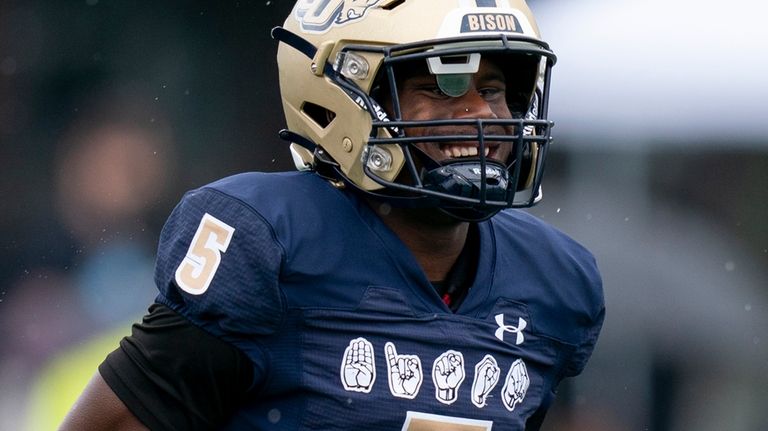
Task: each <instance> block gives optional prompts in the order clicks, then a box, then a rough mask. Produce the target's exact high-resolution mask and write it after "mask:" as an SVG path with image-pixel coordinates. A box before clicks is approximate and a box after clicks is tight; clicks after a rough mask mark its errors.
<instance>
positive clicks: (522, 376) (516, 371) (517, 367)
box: [501, 359, 531, 411]
mask: <svg viewBox="0 0 768 431" xmlns="http://www.w3.org/2000/svg"><path fill="white" fill-rule="evenodd" d="M530 383H531V380H530V378H529V377H528V369H527V368H526V367H525V362H523V360H522V359H518V360H516V361H515V362H513V363H512V366H511V367H510V368H509V372H508V373H507V380H506V382H505V383H504V389H502V391H501V398H502V401H503V402H504V406H505V407H506V408H507V410H509V411H512V410H514V409H515V406H516V405H518V404H520V403H521V402H523V399H524V398H525V393H526V392H527V391H528V385H530Z"/></svg>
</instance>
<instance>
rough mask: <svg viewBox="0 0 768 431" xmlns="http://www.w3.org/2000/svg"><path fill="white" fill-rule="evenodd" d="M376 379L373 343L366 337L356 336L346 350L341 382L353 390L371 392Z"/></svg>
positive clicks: (342, 362) (347, 388)
mask: <svg viewBox="0 0 768 431" xmlns="http://www.w3.org/2000/svg"><path fill="white" fill-rule="evenodd" d="M375 380H376V365H375V364H374V358H373V345H372V344H371V343H370V342H369V341H368V340H366V339H365V338H355V339H354V340H352V341H350V342H349V346H347V348H346V350H344V358H343V360H342V361H341V383H342V384H343V385H344V389H346V390H348V391H353V392H365V393H368V392H371V389H372V388H373V382H374V381H375Z"/></svg>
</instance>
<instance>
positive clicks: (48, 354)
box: [0, 94, 172, 430]
mask: <svg viewBox="0 0 768 431" xmlns="http://www.w3.org/2000/svg"><path fill="white" fill-rule="evenodd" d="M136 100H141V99H136V98H133V97H131V96H127V95H120V94H109V96H107V97H104V98H103V99H102V101H100V102H98V103H95V104H94V105H93V106H92V107H91V109H88V110H86V111H85V112H83V114H82V115H81V116H80V117H79V118H78V119H77V120H76V121H75V122H73V124H72V125H70V127H69V128H68V129H67V131H66V132H65V133H64V135H63V137H62V139H61V140H60V141H59V144H58V147H59V148H58V151H57V152H56V162H55V168H54V173H55V175H54V177H55V183H54V189H55V196H56V198H55V201H56V208H57V210H58V211H57V213H58V214H59V216H60V219H61V221H62V224H63V226H64V228H65V230H66V231H67V232H68V233H69V234H70V235H71V238H72V240H73V242H74V244H75V245H74V248H73V251H74V253H75V256H74V258H73V265H72V267H69V268H55V269H54V268H45V267H40V268H35V269H33V270H31V271H30V273H29V274H27V275H24V276H23V277H21V279H19V280H18V281H17V282H15V283H14V284H13V285H12V286H11V287H10V289H9V292H10V293H9V294H8V295H7V296H8V298H7V300H8V301H9V302H11V303H12V304H13V306H12V307H6V309H7V310H8V311H7V312H5V313H2V314H1V315H0V327H2V328H5V329H7V330H8V332H9V336H8V337H7V341H6V343H5V348H4V349H2V350H0V385H2V386H4V387H14V388H15V390H14V391H8V392H7V393H4V395H3V398H5V397H6V396H7V397H8V398H10V399H9V400H8V399H3V400H0V401H3V403H2V404H3V405H4V406H6V407H5V408H9V409H10V408H14V406H15V407H20V406H21V405H22V403H23V402H24V401H23V400H25V399H26V392H25V391H20V390H18V389H19V388H20V387H24V386H25V384H26V383H27V381H28V380H29V379H30V378H31V377H32V376H34V375H35V373H37V372H38V370H39V367H40V366H42V365H43V364H45V363H46V362H49V361H50V365H49V366H48V368H47V370H46V371H44V372H43V373H42V375H41V379H42V380H41V381H40V382H39V383H38V385H39V386H38V390H36V391H33V394H34V400H35V402H34V403H33V404H32V405H31V408H32V411H31V412H30V414H29V415H28V417H29V418H30V423H32V424H35V425H31V426H30V427H29V429H34V430H37V429H53V428H54V427H55V422H58V421H59V420H60V419H61V417H63V415H64V413H65V412H66V410H67V408H68V407H69V406H70V405H71V403H72V401H73V400H74V398H75V396H76V394H77V393H79V392H80V390H81V389H82V387H83V386H84V385H85V383H86V382H87V379H88V378H89V377H90V374H91V373H92V371H93V369H94V367H93V364H94V363H98V362H100V361H101V359H102V358H103V356H104V354H106V352H108V351H109V350H111V349H112V348H114V346H115V345H116V343H117V340H119V338H120V337H121V336H122V335H124V334H123V333H124V332H125V331H127V329H126V328H128V325H126V322H129V321H133V320H136V319H138V318H139V317H140V316H141V315H142V314H143V312H144V311H145V306H146V304H148V303H151V301H152V299H153V298H154V295H155V292H156V291H155V288H154V283H153V267H154V246H155V241H156V239H155V238H156V236H157V232H156V231H154V229H152V228H151V227H150V226H151V224H152V223H150V220H149V219H150V218H151V212H152V210H153V208H155V207H157V206H158V205H159V202H161V201H162V198H163V193H164V190H165V189H166V188H167V187H168V185H169V184H170V183H171V181H170V180H171V176H172V169H171V167H170V160H172V154H170V153H171V151H172V138H171V134H170V132H169V131H168V129H167V127H165V126H163V125H162V122H160V121H157V119H156V121H153V122H151V123H144V122H141V121H138V120H136V118H137V117H140V116H138V115H136V114H137V113H144V112H145V110H143V109H142V108H143V107H142V106H141V104H140V103H137V102H136ZM160 206H161V207H162V205H160ZM115 327H119V328H123V329H122V330H121V331H118V332H115V333H110V334H109V335H108V336H106V337H102V338H101V339H100V340H99V341H98V343H97V344H96V347H93V346H94V345H93V344H89V343H86V340H88V339H89V338H91V337H94V336H98V335H102V334H104V333H105V331H111V330H112V328H115ZM73 343H80V344H73ZM65 346H75V347H74V348H70V349H69V351H67V352H66V353H65V354H64V355H62V356H61V357H56V356H55V355H56V354H57V353H58V352H60V351H61V349H62V348H63V347H65ZM93 355H96V356H95V357H94V356H93ZM51 358H52V359H51ZM81 367H82V368H83V369H85V368H86V367H89V368H88V369H89V370H90V371H89V372H88V373H87V375H85V376H84V375H83V373H81V372H78V371H77V370H79V369H80V368H81ZM9 370H10V372H9ZM55 370H64V371H65V372H62V371H60V372H56V371H55ZM11 382H13V386H11V385H9V384H8V383H11ZM54 382H55V385H56V386H57V388H58V389H57V390H56V391H52V390H44V389H40V387H42V388H45V387H48V386H50V385H51V384H52V383H54ZM65 389H66V390H65ZM69 393H71V394H72V397H71V398H67V394H69ZM38 409H39V410H38ZM57 409H58V410H57ZM17 411H18V410H17ZM59 411H60V412H59ZM0 413H3V412H0ZM56 415H59V416H58V417H57V416H56ZM3 416H4V419H0V428H2V429H19V426H18V425H19V424H18V423H6V422H7V421H9V420H11V421H14V420H16V421H17V420H18V419H19V415H18V414H15V415H3ZM41 417H45V418H48V419H47V420H51V421H53V422H51V424H48V426H43V425H42V424H41V422H40V419H41ZM41 426H42V428H41Z"/></svg>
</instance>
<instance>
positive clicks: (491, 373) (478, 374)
mask: <svg viewBox="0 0 768 431" xmlns="http://www.w3.org/2000/svg"><path fill="white" fill-rule="evenodd" d="M500 375H501V369H500V368H499V364H498V363H497V362H496V359H494V358H493V356H491V355H485V357H484V358H483V360H482V361H480V362H478V363H477V365H475V381H474V382H473V383H472V404H474V405H476V406H478V407H480V408H483V407H485V403H486V400H487V399H488V394H489V393H491V391H492V390H493V388H494V387H496V384H497V383H499V377H500Z"/></svg>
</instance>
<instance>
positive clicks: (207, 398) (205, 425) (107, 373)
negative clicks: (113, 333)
mask: <svg viewBox="0 0 768 431" xmlns="http://www.w3.org/2000/svg"><path fill="white" fill-rule="evenodd" d="M191 358H194V359H193V360H191ZM251 363H252V362H251V360H250V359H249V358H248V357H246V356H245V354H243V353H242V352H241V351H240V350H239V349H237V348H235V347H233V346H232V345H230V344H229V343H225V342H224V341H222V340H220V339H218V338H216V337H214V336H213V335H211V334H209V333H207V332H206V331H204V330H202V329H200V328H198V327H197V326H195V325H193V324H192V323H190V322H189V320H187V319H185V318H184V317H182V316H181V315H179V314H178V313H176V312H174V311H173V310H171V309H169V308H167V307H166V306H164V305H160V304H153V305H152V306H151V307H150V308H149V314H147V315H146V316H144V319H143V320H142V322H141V323H137V324H135V325H133V328H132V331H131V335H129V336H127V337H125V338H123V339H122V340H121V341H120V347H119V348H118V349H116V350H115V351H113V352H112V353H110V354H109V355H108V356H107V358H106V359H105V360H104V362H102V363H101V365H99V374H101V376H102V378H103V379H104V381H105V382H106V383H107V384H108V385H109V387H110V388H111V389H112V391H113V392H114V393H115V394H116V395H117V396H118V398H120V399H121V400H122V401H123V403H124V404H125V405H126V407H128V409H129V410H130V411H131V412H132V413H133V414H134V415H135V416H136V417H137V418H138V419H139V420H140V421H141V422H142V423H143V424H144V425H146V426H147V427H149V428H150V429H153V430H178V429H184V430H206V429H215V428H217V427H218V426H220V425H221V424H223V423H225V421H226V420H227V419H228V417H229V415H230V414H231V413H232V412H233V411H234V410H235V409H236V408H237V407H238V406H239V405H240V403H242V402H243V400H244V398H245V396H246V394H247V392H248V389H249V387H250V385H251V382H252V381H253V367H252V366H251Z"/></svg>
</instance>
